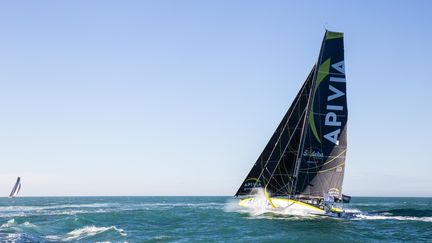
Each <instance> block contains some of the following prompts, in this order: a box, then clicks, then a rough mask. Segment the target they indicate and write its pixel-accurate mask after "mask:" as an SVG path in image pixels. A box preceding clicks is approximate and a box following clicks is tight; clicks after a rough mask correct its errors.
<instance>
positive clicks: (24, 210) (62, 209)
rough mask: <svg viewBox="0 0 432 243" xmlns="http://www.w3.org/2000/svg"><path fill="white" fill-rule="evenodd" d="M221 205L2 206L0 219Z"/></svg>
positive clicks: (214, 204) (201, 207)
mask: <svg viewBox="0 0 432 243" xmlns="http://www.w3.org/2000/svg"><path fill="white" fill-rule="evenodd" d="M223 205H224V204H223V203H136V204H120V203H93V204H59V205H50V206H3V207H0V218H13V217H27V216H39V215H76V214H86V213H111V212H118V211H132V210H167V209H172V208H176V207H186V208H200V209H221V208H223Z"/></svg>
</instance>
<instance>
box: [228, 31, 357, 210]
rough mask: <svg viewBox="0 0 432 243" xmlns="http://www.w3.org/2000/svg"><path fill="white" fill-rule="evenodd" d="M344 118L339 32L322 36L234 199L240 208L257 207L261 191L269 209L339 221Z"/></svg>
mask: <svg viewBox="0 0 432 243" xmlns="http://www.w3.org/2000/svg"><path fill="white" fill-rule="evenodd" d="M347 118H348V111H347V100H346V82H345V65H344V48H343V33H339V32H331V31H326V33H325V36H324V40H323V42H322V45H321V51H320V54H319V57H318V62H317V64H316V65H315V66H314V67H313V68H312V70H311V72H310V73H309V75H308V77H307V79H306V81H305V82H304V84H303V86H302V88H301V89H300V91H299V93H298V94H297V96H296V98H295V99H294V101H293V103H292V105H291V107H290V108H289V109H288V112H287V113H286V114H285V116H284V117H283V119H282V121H281V123H280V124H279V126H278V127H277V129H276V131H275V132H274V134H273V135H272V137H271V138H270V141H269V142H268V144H267V145H266V146H265V148H264V151H263V152H262V153H261V155H260V156H259V157H258V160H257V161H256V162H255V164H254V166H253V167H252V169H251V171H250V172H249V174H248V176H247V177H246V179H245V180H244V181H243V183H242V184H241V186H240V188H239V189H238V191H237V193H236V194H235V196H236V197H239V198H242V200H241V201H240V203H239V204H240V205H241V206H245V207H256V206H259V205H257V204H258V203H261V204H262V200H261V202H259V201H260V200H258V198H257V196H256V193H257V191H259V190H262V191H263V192H264V193H263V194H264V196H265V203H264V205H265V207H267V208H269V209H274V208H278V209H292V210H301V211H305V212H307V213H308V214H319V215H336V216H341V215H342V214H343V213H344V210H343V209H342V207H341V205H339V204H337V202H347V201H349V199H350V197H348V196H345V195H342V182H343V177H344V171H345V155H346V149H347ZM287 211H289V210H287Z"/></svg>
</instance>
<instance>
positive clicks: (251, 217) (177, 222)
mask: <svg viewBox="0 0 432 243" xmlns="http://www.w3.org/2000/svg"><path fill="white" fill-rule="evenodd" d="M349 208H350V210H351V211H352V212H355V213H356V214H357V216H356V217H354V218H352V219H332V218H326V217H300V216H288V215H280V214H273V213H269V212H259V211H258V212H257V211H255V212H250V211H246V210H245V209H241V208H239V207H238V206H237V205H236V202H235V201H233V199H231V198H229V197H57V198H51V197H50V198H16V199H9V198H0V224H1V226H0V240H1V241H4V240H9V241H15V242H64V241H79V242H101V241H103V242H107V241H109V242H190V241H196V242H198V241H199V242H287V241H300V242H403V241H417V242H432V198H372V197H369V198H366V197H363V198H353V201H352V203H351V204H350V205H349Z"/></svg>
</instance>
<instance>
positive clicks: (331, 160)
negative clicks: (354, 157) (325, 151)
mask: <svg viewBox="0 0 432 243" xmlns="http://www.w3.org/2000/svg"><path fill="white" fill-rule="evenodd" d="M345 152H346V149H344V151H342V152H341V153H340V154H338V155H336V156H335V157H334V158H332V159H330V160H329V161H327V162H325V163H324V164H322V165H319V166H316V167H309V168H306V169H299V171H306V170H311V169H317V168H321V167H323V166H324V165H326V164H329V163H331V162H333V161H334V160H335V159H337V158H339V156H341V155H342V154H343V153H345Z"/></svg>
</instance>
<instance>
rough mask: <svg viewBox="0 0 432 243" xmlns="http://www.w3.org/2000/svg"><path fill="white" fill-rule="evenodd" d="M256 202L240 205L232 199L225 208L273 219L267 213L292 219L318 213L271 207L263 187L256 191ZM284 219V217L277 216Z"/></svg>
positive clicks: (229, 210)
mask: <svg viewBox="0 0 432 243" xmlns="http://www.w3.org/2000/svg"><path fill="white" fill-rule="evenodd" d="M253 197H254V203H253V205H248V206H247V207H242V206H239V205H238V201H236V200H231V201H229V202H227V203H226V205H225V208H224V210H225V211H226V212H239V213H248V214H249V215H250V216H251V217H252V218H266V219H273V218H275V217H271V216H269V215H265V214H273V215H276V216H289V217H290V219H295V218H304V217H315V216H316V215H313V214H310V213H309V212H307V211H305V210H299V209H293V208H289V207H287V208H282V209H281V208H275V209H273V208H271V207H269V205H268V201H267V197H266V196H265V194H264V190H263V189H257V190H256V191H255V192H254V195H253ZM277 219H283V218H280V217H279V218H277Z"/></svg>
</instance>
